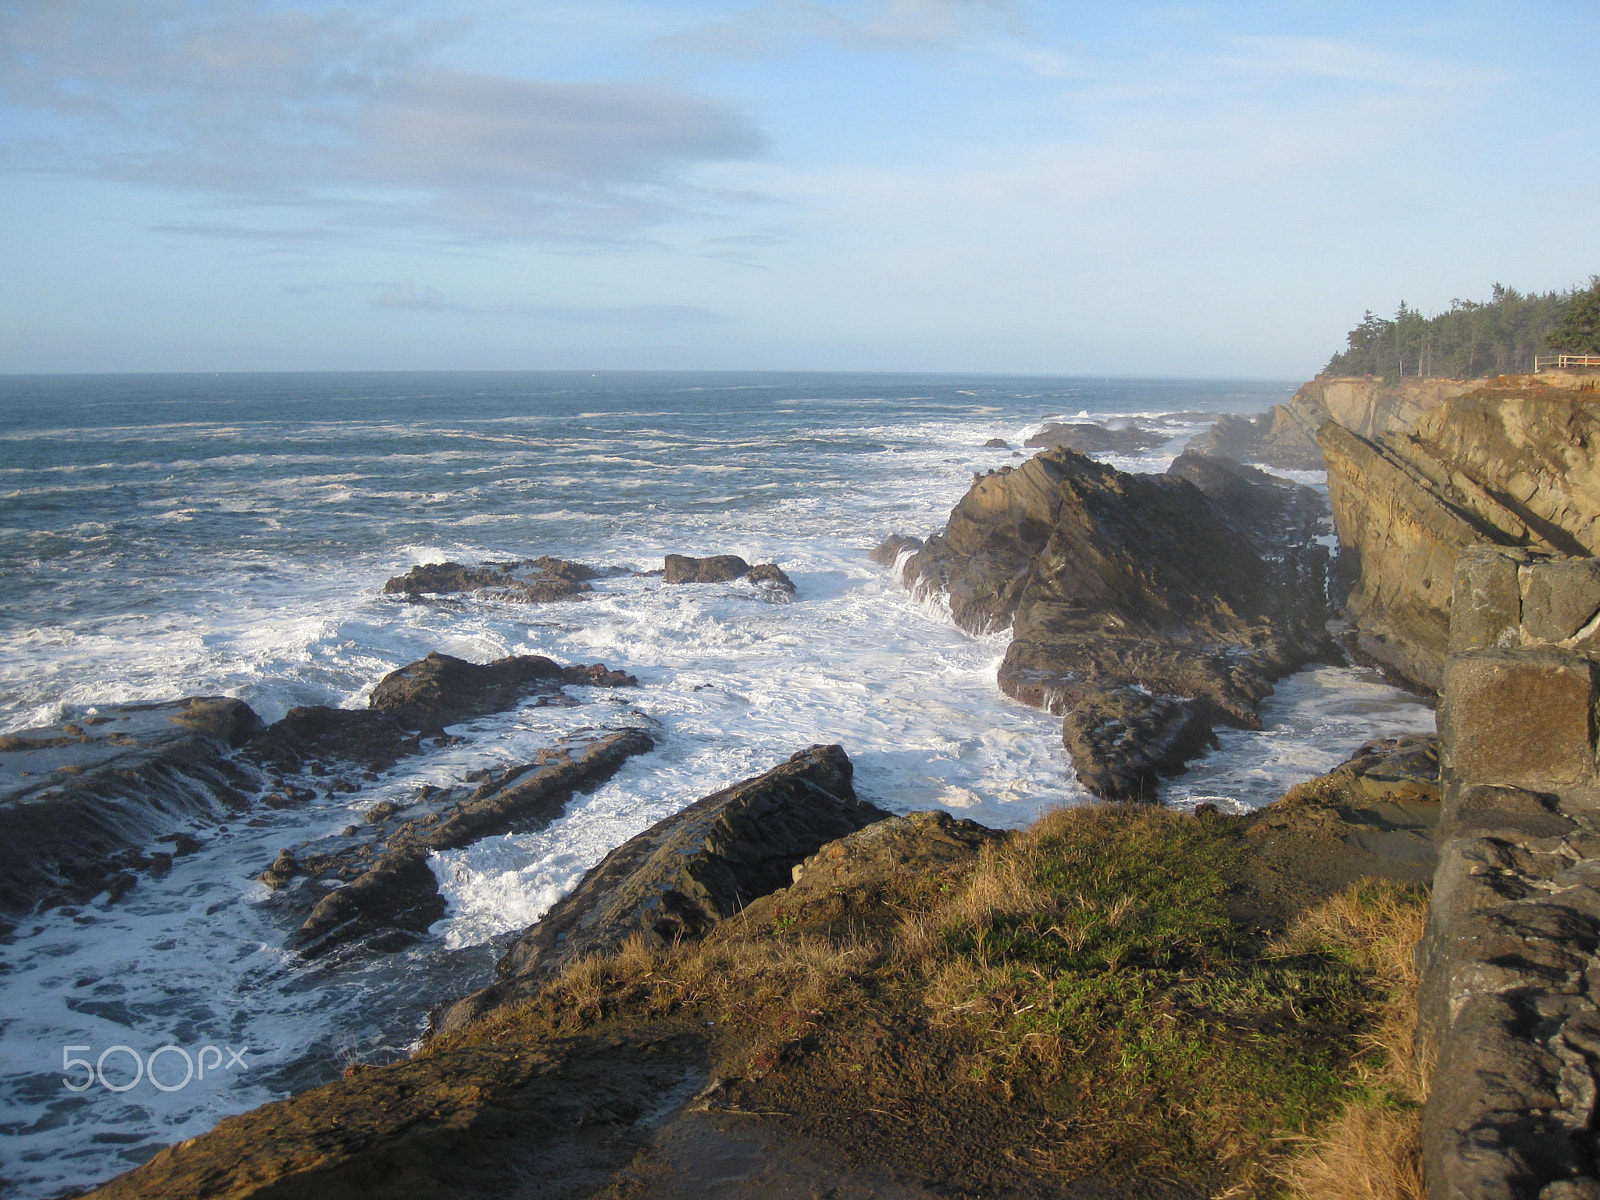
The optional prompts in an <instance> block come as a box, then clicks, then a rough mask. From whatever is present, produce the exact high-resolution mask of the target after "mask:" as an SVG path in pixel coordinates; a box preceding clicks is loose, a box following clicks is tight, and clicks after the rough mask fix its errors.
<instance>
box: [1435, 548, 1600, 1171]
mask: <svg viewBox="0 0 1600 1200" xmlns="http://www.w3.org/2000/svg"><path fill="white" fill-rule="evenodd" d="M1454 587H1455V606H1454V612H1455V616H1454V619H1453V620H1452V621H1451V628H1450V653H1449V656H1448V657H1447V658H1446V659H1445V662H1444V666H1443V671H1442V683H1443V686H1442V690H1441V702H1440V715H1439V732H1440V741H1441V745H1442V759H1443V781H1444V812H1443V818H1442V822H1441V829H1440V833H1439V856H1440V861H1439V867H1438V871H1437V873H1436V874H1435V876H1434V886H1433V904H1432V907H1431V910H1430V914H1429V922H1428V932H1427V935H1426V936H1425V938H1424V940H1423V943H1422V946H1421V947H1420V948H1419V953H1418V958H1419V963H1420V964H1421V966H1422V989H1421V995H1420V1009H1421V1021H1420V1025H1419V1041H1420V1043H1421V1048H1422V1051H1423V1053H1424V1055H1425V1057H1426V1058H1428V1059H1432V1060H1435V1061H1436V1062H1437V1066H1436V1068H1435V1069H1434V1072H1433V1078H1432V1083H1431V1088H1430V1094H1429V1099H1428V1103H1427V1107H1426V1110H1425V1113H1424V1120H1423V1157H1424V1163H1425V1168H1426V1174H1427V1179H1428V1194H1429V1196H1430V1197H1437V1198H1439V1200H1443V1198H1445V1197H1472V1198H1479V1197H1482V1198H1484V1200H1489V1198H1490V1197H1493V1198H1496V1200H1498V1198H1502V1197H1504V1198H1506V1200H1513V1198H1515V1200H1522V1198H1526V1200H1582V1198H1584V1197H1592V1196H1600V1142H1597V1141H1596V1138H1595V1134H1594V1128H1595V1122H1596V1116H1597V1113H1600V1104H1597V1096H1600V1000H1597V998H1596V991H1595V980H1596V978H1597V974H1600V766H1597V749H1600V747H1597V737H1596V725H1595V711H1596V704H1597V702H1600V686H1597V683H1600V644H1597V642H1596V639H1595V634H1594V617H1595V615H1596V614H1600V562H1597V561H1596V560H1595V559H1592V558H1565V557H1550V556H1545V555H1530V554H1527V553H1514V554H1506V553H1502V552H1499V551H1496V550H1493V549H1485V548H1476V549H1472V550H1469V551H1468V552H1466V553H1464V554H1463V555H1462V556H1461V559H1460V562H1459V565H1458V567H1457V570H1456V572H1455V584H1454Z"/></svg>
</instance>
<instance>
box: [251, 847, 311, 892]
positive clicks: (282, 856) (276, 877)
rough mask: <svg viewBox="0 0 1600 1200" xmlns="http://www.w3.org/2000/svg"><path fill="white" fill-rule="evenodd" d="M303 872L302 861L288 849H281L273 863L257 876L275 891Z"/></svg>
mask: <svg viewBox="0 0 1600 1200" xmlns="http://www.w3.org/2000/svg"><path fill="white" fill-rule="evenodd" d="M300 873H301V867H300V863H299V862H298V861H297V860H296V859H295V856H294V855H293V854H292V853H290V852H289V851H288V850H282V851H279V853H278V857H277V858H275V859H273V860H272V865H271V866H270V867H268V868H267V869H266V870H265V871H263V872H261V874H260V875H258V876H257V878H258V879H260V880H261V882H262V883H264V884H266V885H267V886H268V887H269V888H271V889H272V890H273V891H277V890H278V889H279V888H281V887H285V886H287V885H288V883H289V881H290V880H292V879H293V878H294V877H295V876H296V875H298V874H300Z"/></svg>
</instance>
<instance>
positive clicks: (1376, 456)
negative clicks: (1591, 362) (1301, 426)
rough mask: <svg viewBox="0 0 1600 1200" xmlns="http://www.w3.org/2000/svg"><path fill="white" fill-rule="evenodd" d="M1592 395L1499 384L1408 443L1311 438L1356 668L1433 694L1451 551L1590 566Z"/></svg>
mask: <svg viewBox="0 0 1600 1200" xmlns="http://www.w3.org/2000/svg"><path fill="white" fill-rule="evenodd" d="M1595 385H1596V380H1595V379H1594V378H1593V377H1579V376H1560V375H1535V376H1516V377H1503V378H1500V379H1495V380H1491V381H1489V382H1488V383H1487V384H1485V385H1483V386H1481V387H1479V388H1477V389H1475V390H1474V391H1472V392H1470V393H1469V394H1466V395H1459V396H1455V397H1453V398H1450V399H1447V400H1446V401H1444V402H1443V403H1442V404H1440V405H1439V406H1438V407H1436V408H1433V409H1430V410H1429V411H1428V412H1427V413H1425V414H1424V415H1423V416H1422V418H1421V419H1420V420H1419V421H1418V422H1417V423H1416V426H1415V428H1413V429H1410V430H1407V431H1402V432H1394V431H1390V432H1384V433H1378V434H1374V435H1371V436H1367V435H1363V434H1361V433H1358V432H1356V431H1355V430H1353V429H1350V428H1347V427H1346V426H1344V425H1342V424H1339V423H1336V422H1328V423H1326V424H1324V425H1323V427H1322V431H1321V438H1322V447H1323V453H1324V455H1325V457H1326V460H1327V466H1328V491H1329V498H1330V501H1331V504H1332V507H1333V513H1334V519H1335V521H1336V523H1337V525H1338V529H1339V538H1340V541H1341V543H1342V544H1343V551H1342V552H1343V553H1344V554H1347V555H1349V556H1350V558H1351V560H1352V566H1351V571H1350V573H1351V574H1352V575H1354V576H1355V577H1356V579H1355V585H1354V587H1353V589H1352V591H1351V593H1350V596H1349V599H1348V601H1347V608H1348V611H1349V614H1350V616H1351V618H1352V620H1353V621H1354V625H1355V638H1356V645H1357V647H1358V649H1359V651H1360V652H1361V653H1362V654H1364V655H1366V656H1367V657H1369V658H1371V659H1372V660H1374V661H1376V662H1377V663H1379V664H1380V665H1382V666H1385V667H1387V668H1389V669H1391V670H1392V671H1394V672H1395V673H1397V674H1398V675H1399V676H1400V677H1402V678H1403V679H1405V680H1407V681H1408V682H1410V683H1412V684H1414V685H1416V686H1419V687H1422V688H1426V689H1429V690H1435V689H1437V688H1438V687H1439V684H1440V680H1441V672H1442V669H1443V664H1444V656H1445V652H1446V646H1447V642H1448V638H1449V625H1450V595H1451V582H1452V579H1453V575H1454V566H1455V560H1456V555H1457V553H1458V552H1459V551H1460V550H1461V549H1463V548H1464V547H1466V546H1470V545H1498V546H1505V547H1523V548H1527V549H1530V550H1533V551H1542V552H1554V553H1559V554H1593V553H1597V552H1600V459H1597V458H1596V454H1595V447H1597V446H1600V403H1597V401H1600V393H1597V392H1596V390H1595Z"/></svg>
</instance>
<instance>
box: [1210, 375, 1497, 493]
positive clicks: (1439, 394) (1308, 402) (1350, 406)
mask: <svg viewBox="0 0 1600 1200" xmlns="http://www.w3.org/2000/svg"><path fill="white" fill-rule="evenodd" d="M1473 386H1474V385H1473V384H1472V383H1470V382H1464V381H1462V380H1459V379H1397V380H1388V381H1386V380H1383V379H1378V378H1371V377H1367V378H1353V379H1343V378H1333V379H1313V380H1312V381H1311V382H1310V383H1307V384H1305V385H1304V386H1302V387H1301V388H1300V390H1299V391H1298V392H1296V393H1295V394H1294V398H1293V399H1292V400H1290V401H1289V403H1287V404H1278V405H1275V406H1273V407H1272V408H1271V409H1269V410H1268V411H1266V412H1264V413H1262V414H1261V415H1260V416H1258V417H1254V418H1250V417H1232V416H1230V417H1223V418H1222V419H1221V420H1219V421H1218V422H1217V423H1216V425H1214V426H1213V427H1212V428H1211V429H1210V430H1208V431H1207V432H1205V433H1203V434H1201V435H1200V436H1199V437H1197V438H1195V439H1194V441H1192V442H1191V443H1190V444H1189V448H1190V449H1191V450H1194V451H1197V452H1199V453H1202V454H1213V455H1222V456H1224V457H1227V458H1233V459H1238V460H1240V461H1244V462H1261V463H1266V464H1267V465H1268V466H1274V467H1287V468H1290V469H1295V470H1304V471H1315V470H1319V469H1320V468H1321V467H1322V451H1321V449H1320V448H1319V446H1318V443H1317V430H1318V429H1320V428H1321V427H1322V425H1323V424H1324V423H1325V422H1327V421H1337V422H1338V423H1339V424H1340V425H1342V426H1344V427H1345V428H1346V429H1350V430H1353V431H1355V432H1356V433H1357V434H1359V435H1361V436H1362V437H1367V438H1371V437H1377V436H1378V435H1379V434H1383V433H1388V432H1390V431H1393V430H1401V429H1409V428H1410V427H1411V426H1412V425H1413V424H1414V423H1415V422H1416V421H1417V420H1418V418H1420V417H1421V416H1422V414H1423V413H1425V412H1428V411H1429V410H1431V409H1434V408H1437V407H1438V406H1439V405H1440V404H1442V403H1444V402H1445V401H1446V400H1448V399H1450V398H1451V397H1454V396H1459V395H1462V394H1463V393H1464V392H1467V391H1469V390H1471V389H1472V388H1473Z"/></svg>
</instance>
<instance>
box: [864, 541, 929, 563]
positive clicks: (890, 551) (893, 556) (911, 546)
mask: <svg viewBox="0 0 1600 1200" xmlns="http://www.w3.org/2000/svg"><path fill="white" fill-rule="evenodd" d="M920 549H922V539H921V538H914V537H906V536H905V535H904V534H899V533H892V534H890V535H889V536H888V537H886V538H884V539H883V541H881V542H879V543H878V544H877V545H876V546H875V547H873V550H872V554H871V555H870V557H871V559H872V561H873V562H875V563H877V564H878V565H879V566H881V567H893V566H894V565H895V564H896V563H897V562H899V561H900V555H901V554H903V553H905V552H906V551H907V550H911V551H916V550H920Z"/></svg>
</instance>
